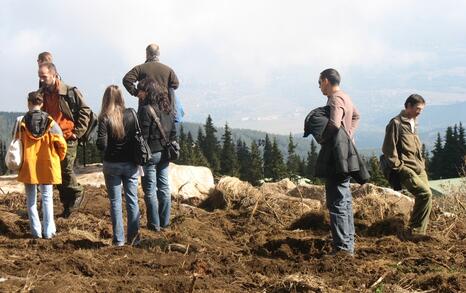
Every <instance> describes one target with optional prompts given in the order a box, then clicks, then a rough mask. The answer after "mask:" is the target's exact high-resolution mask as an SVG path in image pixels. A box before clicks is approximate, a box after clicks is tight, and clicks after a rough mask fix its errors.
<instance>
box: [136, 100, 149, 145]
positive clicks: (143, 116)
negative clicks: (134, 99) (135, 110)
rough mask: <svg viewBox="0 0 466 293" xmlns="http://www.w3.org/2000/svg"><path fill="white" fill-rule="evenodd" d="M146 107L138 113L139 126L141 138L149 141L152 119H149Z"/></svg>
mask: <svg viewBox="0 0 466 293" xmlns="http://www.w3.org/2000/svg"><path fill="white" fill-rule="evenodd" d="M147 107H148V106H144V107H143V108H141V111H140V113H139V126H140V127H141V132H142V136H143V137H144V139H145V140H146V141H149V134H150V126H151V124H152V119H150V116H149V113H148V109H147Z"/></svg>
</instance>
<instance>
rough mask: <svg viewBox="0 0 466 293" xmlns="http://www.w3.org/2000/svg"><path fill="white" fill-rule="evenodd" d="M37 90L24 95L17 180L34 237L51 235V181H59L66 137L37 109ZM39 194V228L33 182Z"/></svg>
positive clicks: (39, 102) (39, 100)
mask: <svg viewBox="0 0 466 293" xmlns="http://www.w3.org/2000/svg"><path fill="white" fill-rule="evenodd" d="M42 105H43V96H42V94H41V93H40V92H31V93H29V95H28V108H29V112H28V113H26V115H25V116H24V118H23V119H22V121H21V124H20V126H19V127H20V130H21V131H20V133H21V142H22V144H23V163H22V165H21V168H20V170H19V173H18V181H20V182H23V183H24V185H25V189H26V196H27V207H28V216H29V223H30V226H31V231H32V236H33V237H34V238H42V237H44V238H47V239H50V238H52V237H53V236H54V235H55V233H56V227H55V221H54V216H53V185H54V184H60V183H61V181H62V178H61V169H60V161H61V160H63V159H64V158H65V154H66V141H65V139H64V138H63V134H62V131H61V129H60V127H59V126H58V124H56V123H55V121H54V120H53V119H52V117H50V116H49V115H48V114H47V113H46V112H44V111H41V107H42ZM36 185H39V189H40V192H41V195H42V213H43V231H42V228H41V223H40V220H39V215H38V212H37V186H36Z"/></svg>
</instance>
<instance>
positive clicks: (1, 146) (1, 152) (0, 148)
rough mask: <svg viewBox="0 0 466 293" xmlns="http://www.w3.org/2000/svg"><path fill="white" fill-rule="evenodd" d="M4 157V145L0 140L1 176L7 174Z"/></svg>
mask: <svg viewBox="0 0 466 293" xmlns="http://www.w3.org/2000/svg"><path fill="white" fill-rule="evenodd" d="M5 155H6V144H5V142H3V141H2V139H1V138H0V175H3V174H5V173H6V172H7V168H6V165H5Z"/></svg>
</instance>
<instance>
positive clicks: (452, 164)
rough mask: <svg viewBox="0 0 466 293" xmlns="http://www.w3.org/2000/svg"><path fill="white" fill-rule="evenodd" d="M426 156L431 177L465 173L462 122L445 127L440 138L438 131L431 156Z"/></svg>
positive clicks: (465, 140) (465, 153)
mask: <svg viewBox="0 0 466 293" xmlns="http://www.w3.org/2000/svg"><path fill="white" fill-rule="evenodd" d="M423 153H424V154H425V156H426V159H427V160H426V162H428V164H427V169H428V172H429V175H430V178H432V179H446V178H455V177H458V176H462V175H465V174H464V173H463V172H464V171H465V164H466V161H465V160H466V139H465V134H464V127H463V124H462V123H461V122H460V123H459V126H458V125H457V124H455V125H454V126H453V127H452V126H449V127H447V129H446V131H445V135H444V138H443V140H442V138H441V136H440V132H439V133H437V139H436V140H435V144H434V148H433V150H432V158H429V157H428V156H427V154H428V153H427V152H426V151H425V150H424V149H423Z"/></svg>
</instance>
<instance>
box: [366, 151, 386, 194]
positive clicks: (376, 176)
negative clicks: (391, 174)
mask: <svg viewBox="0 0 466 293" xmlns="http://www.w3.org/2000/svg"><path fill="white" fill-rule="evenodd" d="M369 170H370V174H371V179H370V182H372V183H374V184H375V185H378V186H387V187H388V186H389V184H388V181H387V179H385V176H384V175H383V173H382V170H381V169H380V163H379V159H378V158H377V157H376V156H375V155H373V156H371V157H370V158H369Z"/></svg>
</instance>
